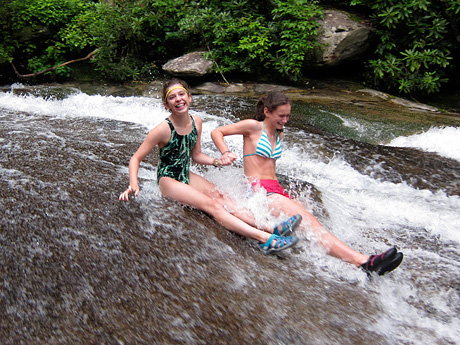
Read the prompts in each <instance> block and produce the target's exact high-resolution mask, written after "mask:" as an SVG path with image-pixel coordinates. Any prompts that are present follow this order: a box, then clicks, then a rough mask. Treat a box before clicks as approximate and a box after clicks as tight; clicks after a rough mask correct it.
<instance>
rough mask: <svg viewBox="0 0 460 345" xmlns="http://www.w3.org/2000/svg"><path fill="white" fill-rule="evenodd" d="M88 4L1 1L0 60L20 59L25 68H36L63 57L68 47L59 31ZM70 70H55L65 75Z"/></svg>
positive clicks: (69, 0) (74, 0)
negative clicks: (0, 39)
mask: <svg viewBox="0 0 460 345" xmlns="http://www.w3.org/2000/svg"><path fill="white" fill-rule="evenodd" d="M90 5H91V2H90V1H81V0H13V1H3V3H2V11H3V12H4V13H3V15H2V19H1V20H0V23H1V24H0V25H1V27H2V32H3V43H2V44H0V63H4V62H13V63H17V62H19V64H20V65H21V66H22V67H23V68H24V69H26V70H27V72H36V71H40V70H44V69H47V68H50V67H53V66H56V65H58V64H60V63H62V62H64V61H66V59H67V57H68V56H70V55H69V53H70V52H71V50H70V49H68V47H67V46H66V45H65V44H63V42H62V41H61V39H60V32H61V30H62V28H65V27H66V26H67V25H68V24H69V23H71V22H72V20H73V18H74V17H75V16H77V15H78V14H79V13H81V12H83V11H86V10H87V9H88V8H89V6H90ZM69 71H70V70H69V67H61V68H58V69H57V70H56V71H55V72H54V73H55V74H57V75H62V76H68V75H69Z"/></svg>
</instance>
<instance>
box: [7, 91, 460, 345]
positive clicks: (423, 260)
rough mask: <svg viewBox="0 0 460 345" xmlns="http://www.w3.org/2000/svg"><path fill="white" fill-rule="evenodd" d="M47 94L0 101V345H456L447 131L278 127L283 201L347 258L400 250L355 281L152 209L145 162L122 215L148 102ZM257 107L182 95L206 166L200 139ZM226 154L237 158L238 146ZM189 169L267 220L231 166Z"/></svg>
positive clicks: (207, 145) (459, 233) (455, 189)
mask: <svg viewBox="0 0 460 345" xmlns="http://www.w3.org/2000/svg"><path fill="white" fill-rule="evenodd" d="M21 87H22V86H21V85H17V86H16V88H21ZM49 94H50V90H49V89H43V90H39V92H36V93H35V94H33V95H19V94H18V93H17V92H16V93H12V92H5V93H0V110H1V112H0V122H1V126H0V132H1V136H0V148H1V159H0V177H1V178H0V196H1V198H0V211H1V213H2V221H1V232H0V245H1V253H0V270H1V276H2V284H1V285H0V297H1V304H0V313H1V314H0V318H1V322H0V339H2V341H1V342H2V343H4V344H19V343H23V344H63V343H66V344H70V343H76V344H90V343H94V344H96V343H97V344H102V343H104V344H136V343H143V344H250V343H251V344H397V343H400V344H460V316H459V315H460V298H459V294H460V259H459V254H460V211H459V210H460V198H459V194H460V154H459V151H458V148H459V147H460V129H459V128H454V127H446V128H432V129H430V130H429V131H427V132H426V133H423V134H417V135H414V136H409V137H398V138H395V139H394V140H392V141H391V142H390V143H389V144H386V145H371V144H365V143H360V142H358V141H354V140H349V139H346V138H343V137H340V136H337V135H334V134H330V133H326V132H322V131H318V130H312V129H311V128H309V127H308V126H306V127H305V128H300V127H297V128H295V127H289V126H288V127H287V128H286V137H285V144H284V151H283V157H282V158H281V159H280V160H279V161H278V162H277V166H278V172H279V174H280V179H281V180H282V181H283V182H284V183H285V186H286V188H287V189H289V190H290V191H291V192H292V193H294V194H296V195H297V196H298V197H299V198H300V199H301V200H302V201H303V202H304V203H305V205H306V207H309V208H310V209H311V210H312V211H313V212H314V213H315V214H316V215H317V217H318V218H319V219H320V220H321V221H322V222H323V224H325V226H326V227H327V228H328V229H329V230H330V231H331V232H332V233H334V234H335V235H336V236H337V237H339V238H340V239H342V240H343V241H344V242H345V243H347V244H348V245H350V246H351V247H353V248H355V249H357V250H359V251H361V252H363V253H367V254H373V253H377V252H381V251H384V250H386V249H387V248H389V247H390V246H392V245H396V246H397V247H398V248H399V249H400V250H402V251H403V252H404V254H405V260H404V261H403V263H402V265H401V267H400V268H398V269H397V270H395V271H394V272H392V273H391V274H388V275H386V276H383V277H376V278H374V279H372V280H369V279H368V278H367V277H366V275H365V274H364V273H363V272H362V271H360V270H359V269H356V268H354V267H352V266H350V265H348V264H345V263H342V262H340V261H339V260H337V259H334V258H330V257H328V256H326V255H324V253H322V251H321V250H319V249H318V248H316V246H314V244H312V242H311V241H309V240H308V236H307V234H305V233H299V234H298V235H299V237H301V240H302V242H301V243H300V244H299V245H298V246H297V247H296V248H295V249H293V250H289V251H286V252H283V253H282V255H280V256H264V255H263V254H262V253H261V252H260V251H259V249H258V246H257V243H255V242H254V241H252V240H246V239H243V238H241V237H239V236H236V235H234V234H232V233H230V232H228V231H226V230H225V229H224V228H222V227H220V226H219V225H217V224H216V223H215V222H214V221H213V220H212V219H210V218H209V217H207V216H206V215H204V214H203V213H201V212H198V211H196V210H191V209H189V208H184V207H181V206H180V205H178V204H177V203H175V202H172V201H168V200H165V199H164V198H162V197H161V195H160V192H159V190H158V187H157V185H156V183H155V181H156V163H157V152H156V151H155V152H154V153H153V154H152V155H151V156H150V157H149V158H148V159H147V160H146V161H145V162H144V163H143V164H142V166H141V170H140V179H141V188H142V192H141V194H140V196H139V197H138V198H137V199H135V200H133V201H131V202H129V203H121V202H119V201H118V200H117V198H118V195H119V193H120V192H121V191H123V190H124V189H125V188H126V187H127V184H128V162H129V158H130V156H131V155H132V154H133V153H134V152H135V150H136V149H137V147H138V146H139V144H140V143H141V142H142V140H143V139H144V137H145V135H146V134H147V132H148V130H149V129H151V128H152V127H154V126H155V125H157V124H158V123H160V122H161V121H163V119H164V118H165V117H166V116H168V113H167V112H166V111H165V110H164V108H163V107H162V105H161V102H160V100H159V99H158V98H157V97H155V96H152V97H112V96H101V95H88V94H85V93H82V92H80V91H78V90H76V89H74V90H72V89H71V90H65V92H64V93H63V95H61V94H60V95H59V96H58V97H55V96H49ZM51 94H53V93H52V92H51ZM253 103H254V102H253V100H248V99H244V98H230V97H218V96H213V97H211V96H198V95H197V96H194V106H192V108H193V109H194V113H195V114H197V115H199V116H201V117H202V119H203V135H202V145H203V151H204V152H205V153H206V154H208V155H210V156H217V151H216V149H215V147H214V145H213V144H212V141H211V139H210V132H211V130H212V129H214V128H215V127H217V126H220V125H223V124H227V123H231V122H233V121H237V120H238V116H240V115H241V116H246V115H247V116H250V113H251V112H252V107H253ZM236 115H238V116H236ZM324 116H331V117H335V118H337V116H338V115H337V114H326V113H325V114H324ZM339 116H341V115H339ZM340 118H341V120H342V121H343V126H347V127H351V128H354V129H355V130H357V131H365V130H366V128H363V127H362V123H358V122H353V120H352V119H349V118H345V117H342V116H341V117H340ZM369 130H372V131H378V129H376V128H369ZM228 144H229V147H230V149H231V150H232V151H234V152H236V153H237V154H238V155H239V156H240V157H241V156H242V139H241V138H240V137H236V136H235V137H230V138H228ZM192 169H193V170H194V171H196V172H198V173H200V174H203V175H204V176H206V177H207V178H208V179H210V180H211V181H213V182H215V183H216V184H217V185H218V186H219V188H221V189H222V190H224V191H226V192H228V193H229V194H230V195H232V196H233V197H234V198H235V199H236V200H237V201H238V202H239V203H240V204H241V205H242V206H244V207H246V208H249V209H251V210H252V211H253V212H254V213H255V215H256V217H257V219H258V220H260V221H263V220H267V219H268V221H271V222H273V223H275V222H276V221H278V219H275V218H273V217H267V208H266V204H265V202H266V200H265V198H264V196H263V195H260V194H256V195H255V196H253V197H250V196H249V195H248V194H247V193H246V189H245V187H244V183H243V177H242V165H241V160H238V161H237V162H236V164H235V165H234V166H232V167H225V168H221V169H214V168H206V167H204V168H203V167H197V166H193V167H192Z"/></svg>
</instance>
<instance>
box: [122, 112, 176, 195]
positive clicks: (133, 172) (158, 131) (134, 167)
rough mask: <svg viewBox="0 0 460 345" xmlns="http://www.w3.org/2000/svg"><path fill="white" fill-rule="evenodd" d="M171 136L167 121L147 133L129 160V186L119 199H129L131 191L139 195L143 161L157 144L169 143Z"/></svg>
mask: <svg viewBox="0 0 460 345" xmlns="http://www.w3.org/2000/svg"><path fill="white" fill-rule="evenodd" d="M170 136H171V133H170V130H169V126H168V124H167V122H166V121H164V122H162V123H160V124H159V125H158V126H156V127H155V128H154V129H152V130H151V131H150V132H149V134H147V137H146V138H145V140H144V142H143V143H142V144H141V146H139V149H138V150H137V151H136V153H135V154H134V155H133V156H132V157H131V159H130V160H129V187H128V189H126V190H125V191H124V192H123V193H121V195H120V197H119V200H126V201H127V200H129V194H131V193H134V195H135V196H137V195H139V191H140V188H139V182H138V173H139V166H140V164H141V162H142V161H143V160H144V158H145V157H146V156H147V155H148V154H149V153H150V152H151V151H152V150H153V148H154V147H155V146H157V145H158V144H163V143H167V142H168V141H169V137H170Z"/></svg>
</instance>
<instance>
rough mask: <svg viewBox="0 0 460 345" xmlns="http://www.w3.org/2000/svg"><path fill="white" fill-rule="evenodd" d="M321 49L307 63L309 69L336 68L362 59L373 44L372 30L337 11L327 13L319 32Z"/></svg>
mask: <svg viewBox="0 0 460 345" xmlns="http://www.w3.org/2000/svg"><path fill="white" fill-rule="evenodd" d="M318 39H319V42H320V44H321V48H319V49H317V50H316V52H315V53H314V54H312V55H311V56H310V57H309V59H307V61H306V65H307V66H308V67H313V68H315V67H316V68H318V67H335V66H338V65H342V64H343V63H345V62H349V61H353V60H359V59H362V57H363V55H364V54H365V53H367V52H368V50H369V48H370V47H371V42H372V29H371V28H370V27H369V26H366V25H364V24H362V23H360V22H357V21H355V20H353V19H351V18H350V17H349V15H348V14H346V13H345V12H341V11H336V10H327V11H325V17H324V20H323V21H322V22H321V26H320V28H319V30H318Z"/></svg>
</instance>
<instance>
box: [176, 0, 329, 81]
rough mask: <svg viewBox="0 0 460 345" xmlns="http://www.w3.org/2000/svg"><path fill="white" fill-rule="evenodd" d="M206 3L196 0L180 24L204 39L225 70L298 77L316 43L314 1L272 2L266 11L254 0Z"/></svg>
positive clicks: (316, 13) (315, 7) (318, 14)
mask: <svg viewBox="0 0 460 345" xmlns="http://www.w3.org/2000/svg"><path fill="white" fill-rule="evenodd" d="M204 3H205V2H204V1H201V2H195V3H193V5H194V6H193V7H192V8H191V11H189V14H188V15H187V16H186V17H185V18H184V19H183V20H182V21H181V22H180V23H179V26H180V28H181V29H182V31H183V32H184V33H192V34H195V35H198V36H199V37H201V38H202V39H203V41H202V43H203V44H204V45H205V46H207V48H208V49H209V50H211V51H212V54H210V55H211V56H212V58H213V59H214V60H215V61H216V62H217V63H218V65H219V67H220V70H221V71H222V72H234V71H238V72H245V73H254V74H255V73H259V74H260V73H272V72H273V71H275V72H277V73H278V75H280V76H282V77H284V78H288V79H293V80H295V79H297V78H299V77H300V75H301V67H302V64H303V61H304V59H305V55H306V54H307V53H308V52H309V51H311V50H312V49H313V48H314V47H315V46H316V45H317V42H316V40H315V36H316V35H317V32H316V29H317V27H318V23H317V21H315V20H314V18H318V17H319V16H320V15H321V14H322V11H321V10H320V8H319V7H318V6H317V4H316V1H308V0H296V1H294V0H288V1H280V0H274V1H268V2H267V3H266V4H264V11H261V10H259V6H258V4H260V2H257V1H250V0H239V1H236V2H235V1H220V2H215V1H207V2H206V6H203V4H204Z"/></svg>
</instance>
